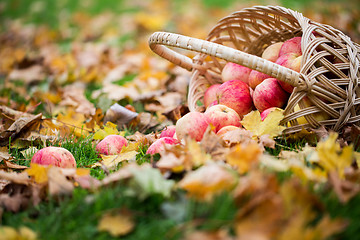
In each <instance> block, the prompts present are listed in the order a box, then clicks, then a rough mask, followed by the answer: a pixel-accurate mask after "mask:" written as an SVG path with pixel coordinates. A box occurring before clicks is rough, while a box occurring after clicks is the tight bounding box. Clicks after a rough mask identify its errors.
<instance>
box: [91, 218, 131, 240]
mask: <svg viewBox="0 0 360 240" xmlns="http://www.w3.org/2000/svg"><path fill="white" fill-rule="evenodd" d="M134 226H135V224H134V222H133V220H132V217H131V215H130V214H121V213H118V214H110V213H107V214H104V215H103V216H102V218H101V219H100V222H99V224H98V226H97V229H98V230H99V231H106V232H109V233H110V235H111V236H113V237H118V236H124V235H126V234H128V233H130V232H131V231H132V230H133V229H134Z"/></svg>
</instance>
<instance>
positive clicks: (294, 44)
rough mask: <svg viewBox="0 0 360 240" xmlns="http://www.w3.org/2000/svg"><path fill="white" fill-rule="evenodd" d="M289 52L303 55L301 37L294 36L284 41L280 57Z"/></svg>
mask: <svg viewBox="0 0 360 240" xmlns="http://www.w3.org/2000/svg"><path fill="white" fill-rule="evenodd" d="M287 53H294V54H297V55H298V56H300V55H302V51H301V37H293V38H290V39H289V40H286V41H285V42H284V43H283V45H282V46H281V48H280V51H279V57H280V56H282V55H285V54H287Z"/></svg>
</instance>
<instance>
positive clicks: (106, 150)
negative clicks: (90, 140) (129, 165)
mask: <svg viewBox="0 0 360 240" xmlns="http://www.w3.org/2000/svg"><path fill="white" fill-rule="evenodd" d="M123 146H127V140H126V138H124V137H123V136H120V135H108V136H106V137H105V138H104V139H103V140H101V141H100V142H99V143H98V144H97V145H96V151H97V152H98V153H100V154H104V155H115V154H119V153H120V152H121V149H122V147H123Z"/></svg>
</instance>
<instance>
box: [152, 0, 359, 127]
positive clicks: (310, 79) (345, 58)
mask: <svg viewBox="0 0 360 240" xmlns="http://www.w3.org/2000/svg"><path fill="white" fill-rule="evenodd" d="M294 36H302V41H301V48H302V52H303V58H302V63H301V70H300V73H297V72H295V71H292V70H290V69H287V68H285V67H282V66H280V65H277V64H275V63H272V62H270V61H267V60H264V59H262V58H260V57H258V56H260V55H261V54H262V52H263V51H264V49H265V48H266V47H267V46H269V45H270V44H272V43H275V42H279V41H285V40H287V39H290V38H292V37H294ZM149 44H150V47H151V49H152V50H153V51H154V52H156V53H157V54H159V55H160V56H162V57H164V58H166V59H168V60H170V61H171V62H174V63H175V64H177V65H180V66H182V67H184V68H186V69H188V70H193V74H192V78H191V82H190V86H189V95H188V105H189V108H190V110H191V111H203V107H201V106H199V104H198V102H199V101H200V102H201V101H202V99H203V96H204V92H205V90H206V89H207V88H208V87H209V86H210V85H212V84H215V83H221V82H222V81H221V71H222V69H223V67H224V65H225V64H226V62H227V61H231V62H235V63H238V64H241V65H243V66H246V67H249V68H251V69H255V70H257V71H260V72H263V73H266V74H268V75H270V76H272V77H275V78H277V79H279V80H281V81H284V82H287V83H289V84H291V85H292V86H294V87H295V88H294V91H293V93H292V94H291V96H290V98H289V101H288V104H287V106H286V108H285V117H284V119H283V121H282V124H284V125H285V126H287V129H286V130H285V133H293V132H298V131H300V130H301V129H302V128H305V129H307V128H317V127H319V126H320V125H322V124H323V125H326V126H329V127H331V128H332V129H334V130H335V131H339V130H340V129H341V128H342V127H343V126H344V125H345V124H347V123H356V124H359V123H360V107H359V104H360V98H359V96H360V89H359V86H358V82H359V77H360V73H359V62H360V61H359V60H360V46H359V44H357V43H354V42H352V41H351V39H350V38H349V37H348V36H346V35H345V34H343V33H342V32H341V31H339V30H337V29H335V28H333V27H331V26H328V25H324V24H320V23H317V22H313V21H311V20H310V19H308V18H306V17H304V16H303V15H302V14H301V13H298V12H295V11H292V10H290V9H286V8H283V7H278V6H257V7H252V8H246V9H243V10H241V11H238V12H234V13H233V14H231V15H230V16H227V17H225V18H223V19H221V20H220V21H219V22H218V23H217V25H216V26H214V28H213V29H212V30H211V31H210V33H209V35H208V37H207V39H206V40H200V39H194V38H191V37H185V36H181V35H177V34H171V33H154V34H153V35H152V36H151V37H150V40H149ZM167 46H173V47H178V48H183V49H187V50H191V51H197V52H199V54H198V55H196V56H195V57H194V58H193V59H190V58H188V57H186V56H184V55H182V54H180V53H178V52H175V51H174V50H172V49H170V48H168V47H167ZM305 96H306V97H307V98H308V99H309V100H310V101H311V102H312V104H313V106H311V107H307V106H306V105H305V102H304V100H303V98H304V97H305ZM297 104H298V105H299V107H300V109H301V110H299V111H296V112H294V107H295V105H297ZM314 113H326V114H328V116H329V117H328V119H327V120H323V121H320V122H318V121H317V120H316V119H315V118H314V117H313V116H314V115H313V114H314ZM302 116H304V117H305V119H306V121H307V123H306V124H299V123H298V121H297V120H296V119H297V118H299V117H302Z"/></svg>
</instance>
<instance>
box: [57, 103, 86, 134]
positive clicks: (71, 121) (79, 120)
mask: <svg viewBox="0 0 360 240" xmlns="http://www.w3.org/2000/svg"><path fill="white" fill-rule="evenodd" d="M57 121H59V122H60V123H63V124H65V126H66V127H68V128H69V131H70V133H71V134H75V136H77V137H81V136H83V135H84V134H87V133H89V132H91V129H89V128H87V127H86V125H85V122H86V118H85V115H84V114H81V113H77V112H75V111H74V109H73V108H68V110H67V113H66V115H64V114H62V113H60V114H59V115H58V117H57Z"/></svg>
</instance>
